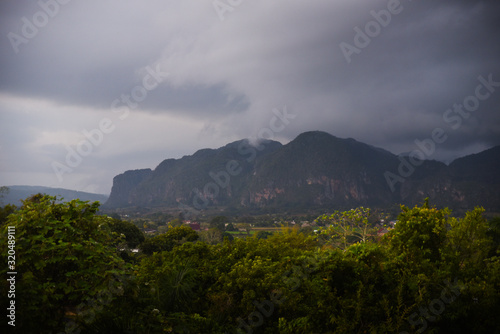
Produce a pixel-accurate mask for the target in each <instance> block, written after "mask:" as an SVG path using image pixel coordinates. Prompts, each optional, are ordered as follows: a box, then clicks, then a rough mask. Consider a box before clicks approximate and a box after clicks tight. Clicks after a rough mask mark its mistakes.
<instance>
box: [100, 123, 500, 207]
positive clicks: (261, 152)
mask: <svg viewBox="0 0 500 334" xmlns="http://www.w3.org/2000/svg"><path fill="white" fill-rule="evenodd" d="M422 157H425V155H424V154H423V152H422V151H420V152H417V151H415V154H413V155H412V154H409V155H408V156H398V155H395V154H393V153H391V152H389V151H386V150H384V149H381V148H377V147H373V146H370V145H368V144H365V143H362V142H359V141H356V140H354V139H342V138H337V137H335V136H333V135H331V134H328V133H325V132H321V131H311V132H305V133H302V134H300V135H299V136H298V137H297V138H295V139H294V140H292V141H291V142H289V143H288V144H286V145H282V144H281V143H279V142H277V141H271V140H263V141H261V142H259V143H257V144H253V143H251V142H250V141H249V140H246V139H245V140H240V141H235V142H233V143H230V144H227V145H225V146H224V147H221V148H218V149H202V150H199V151H197V152H196V153H194V154H193V155H189V156H184V157H182V158H180V159H167V160H164V161H163V162H161V163H160V164H159V165H158V166H157V167H156V168H155V169H154V170H151V169H140V170H131V171H126V172H125V173H123V174H120V175H117V176H115V177H114V179H113V187H112V190H111V194H110V196H109V199H108V201H107V202H106V203H105V207H106V208H110V209H113V208H130V207H148V208H155V207H156V208H179V209H181V210H184V211H186V210H187V211H190V212H201V211H203V210H207V209H214V208H217V209H219V208H226V209H227V208H232V209H235V210H239V209H252V208H255V209H259V208H260V209H261V208H268V209H274V210H289V209H294V210H306V209H311V208H330V209H335V208H351V207H355V206H360V205H363V206H376V207H388V206H391V205H394V204H406V205H414V204H418V203H421V202H422V201H423V200H424V199H425V198H426V197H429V198H430V201H431V203H432V204H434V205H437V206H447V207H450V208H452V209H454V210H469V209H472V208H474V207H475V206H483V207H484V208H485V209H486V210H487V211H497V212H498V211H500V174H499V171H500V146H496V147H493V148H491V149H489V150H486V151H483V152H481V153H478V154H473V155H469V156H466V157H463V158H459V159H456V160H455V161H453V162H452V163H451V164H450V165H446V164H444V163H442V162H439V161H435V160H424V159H422ZM419 158H420V159H419Z"/></svg>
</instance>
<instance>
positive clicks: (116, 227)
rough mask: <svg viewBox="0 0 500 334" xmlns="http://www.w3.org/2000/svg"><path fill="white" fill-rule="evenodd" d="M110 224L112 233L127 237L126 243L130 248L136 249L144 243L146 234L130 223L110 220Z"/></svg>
mask: <svg viewBox="0 0 500 334" xmlns="http://www.w3.org/2000/svg"><path fill="white" fill-rule="evenodd" d="M108 224H109V227H110V228H111V231H112V232H115V233H118V234H119V235H121V234H123V235H124V236H125V242H126V243H127V246H128V247H129V248H135V247H137V246H138V245H139V244H140V243H141V242H143V241H144V234H143V233H142V231H141V230H139V228H138V227H137V226H135V225H134V224H132V223H130V222H127V221H123V220H119V219H110V220H109V222H108Z"/></svg>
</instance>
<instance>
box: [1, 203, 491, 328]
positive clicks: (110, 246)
mask: <svg viewBox="0 0 500 334" xmlns="http://www.w3.org/2000/svg"><path fill="white" fill-rule="evenodd" d="M97 208H98V205H97V204H96V203H94V204H89V203H86V202H81V201H72V202H69V203H61V204H57V203H56V202H55V199H54V198H51V197H48V196H36V197H33V198H31V199H28V200H26V201H24V204H23V206H22V207H21V208H20V209H19V210H18V211H16V212H13V213H11V214H10V216H9V217H8V218H7V221H6V223H5V224H4V225H3V230H2V232H1V233H2V234H1V238H2V239H1V240H2V242H1V251H2V256H3V257H4V258H6V257H7V248H6V245H7V242H6V239H7V226H8V225H9V226H15V227H16V242H17V244H16V260H17V264H16V270H17V271H18V273H19V274H18V276H17V282H16V305H17V309H16V310H17V320H16V324H17V326H16V329H17V330H19V332H22V333H59V332H67V333H236V332H240V333H413V332H417V333H423V332H426V333H482V332H490V333H494V332H499V331H500V324H499V323H498V322H497V320H496V315H497V314H498V313H499V312H500V294H499V288H500V259H499V255H500V253H499V239H500V238H499V236H500V227H499V224H498V223H497V222H496V223H491V224H490V223H489V222H487V221H486V220H485V219H484V218H483V217H482V212H483V210H482V209H481V208H476V209H475V210H473V211H471V212H468V213H467V214H466V215H465V216H464V217H463V218H454V217H452V216H451V213H450V212H449V210H447V209H443V210H438V209H436V208H433V207H430V206H429V205H428V204H427V203H424V205H423V206H421V207H414V208H408V207H405V206H402V207H401V213H400V215H399V217H398V222H397V224H396V227H395V228H394V229H392V230H391V231H390V232H389V233H388V234H386V235H385V236H384V237H383V238H382V239H381V240H378V241H372V239H374V238H372V235H370V234H369V233H367V231H368V230H367V229H362V228H363V227H365V226H366V215H365V213H366V211H364V209H363V210H354V211H352V212H346V213H336V214H335V215H334V216H329V217H326V218H329V219H333V220H335V219H337V220H336V221H337V222H339V221H340V222H342V223H345V222H347V221H351V222H354V223H355V224H358V225H359V226H358V228H357V229H356V231H357V232H356V233H357V238H355V239H357V240H356V242H355V243H348V238H347V237H344V236H345V233H344V234H343V231H344V232H345V231H348V230H349V228H348V227H346V225H344V229H341V228H340V229H339V228H337V229H333V230H332V229H331V228H329V227H327V228H325V231H326V235H328V231H330V232H332V231H333V232H335V233H336V234H335V233H333V232H332V233H333V234H335V235H336V236H340V237H339V238H340V239H338V238H337V239H335V240H340V243H332V239H331V238H325V233H323V234H322V235H320V236H318V235H315V234H309V235H306V234H303V233H299V232H298V231H297V230H293V229H284V230H283V231H282V233H277V234H273V235H270V236H267V238H262V237H258V236H254V237H249V238H247V239H246V240H243V239H235V240H233V241H229V239H225V240H224V242H222V243H218V244H211V243H206V242H203V241H200V240H199V239H198V236H197V234H196V233H195V232H193V231H191V230H189V229H187V228H186V227H184V226H176V227H174V226H172V227H171V228H170V229H169V230H168V232H167V233H165V234H164V235H161V236H158V237H154V238H151V239H146V241H144V242H142V244H141V246H140V247H141V248H142V249H143V251H144V252H143V253H142V254H141V255H138V256H137V257H135V258H134V261H128V262H126V261H124V260H123V259H122V257H123V256H120V253H122V252H123V247H124V246H123V245H124V244H126V245H127V246H131V247H135V246H136V245H137V243H138V242H140V241H141V240H142V238H141V236H140V235H137V232H136V231H135V230H133V229H131V227H130V226H126V225H123V224H117V222H116V221H115V220H113V219H110V218H108V217H103V216H98V215H97V214H96V213H97ZM349 219H350V220H349ZM359 227H360V228H359ZM339 231H340V234H339V233H337V232H339ZM124 238H125V240H124ZM127 239H128V240H127ZM337 246H338V247H337ZM130 263H132V264H130ZM2 270H3V271H2V275H3V277H5V276H6V270H5V269H3V268H2ZM2 284H3V285H2V288H3V289H7V285H6V283H5V281H4V283H2ZM2 326H3V324H2Z"/></svg>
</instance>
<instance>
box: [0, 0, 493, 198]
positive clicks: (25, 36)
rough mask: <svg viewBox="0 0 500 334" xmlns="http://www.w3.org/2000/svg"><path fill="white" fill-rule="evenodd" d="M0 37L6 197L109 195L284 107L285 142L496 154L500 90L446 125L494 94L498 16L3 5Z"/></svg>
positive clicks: (177, 5)
mask: <svg viewBox="0 0 500 334" xmlns="http://www.w3.org/2000/svg"><path fill="white" fill-rule="evenodd" d="M231 4H232V5H231ZM221 18H222V19H223V20H221ZM0 22H1V23H0V29H1V33H2V35H3V36H4V37H3V38H2V39H1V42H0V65H1V67H0V68H1V73H2V75H1V76H0V130H1V132H0V133H1V134H0V136H1V137H0V138H1V141H0V184H8V185H13V184H37V185H47V186H57V187H66V188H71V189H78V190H87V191H96V192H101V193H108V192H109V191H110V188H111V183H112V177H113V176H114V175H116V174H119V173H121V172H123V171H125V170H127V169H136V168H144V167H150V168H154V167H155V166H156V165H157V164H158V163H159V162H160V161H161V160H163V159H165V158H170V157H181V156H182V155H185V154H191V153H193V152H194V151H195V150H197V149H200V148H204V147H218V146H221V145H223V144H225V143H227V142H229V141H232V140H237V139H240V138H244V137H251V136H256V135H258V134H259V133H262V132H261V129H263V128H265V127H268V126H269V122H270V120H271V119H272V118H273V115H274V114H273V109H276V108H277V109H279V110H283V108H284V107H285V106H286V108H287V110H288V112H289V113H290V114H293V115H295V118H293V120H292V121H290V122H289V124H287V125H286V127H284V129H282V130H280V131H279V132H275V133H274V135H275V139H278V140H280V141H282V142H287V141H289V140H291V139H293V138H294V137H295V136H297V135H298V134H299V133H301V132H304V131H309V130H324V131H327V132H329V133H332V134H333V135H336V136H339V137H352V138H355V139H357V140H360V141H364V142H366V143H369V144H371V145H374V146H379V147H383V148H385V149H388V150H390V151H392V152H393V153H401V152H408V151H412V150H414V149H415V148H416V145H415V140H416V139H418V140H422V139H425V138H430V137H431V136H432V132H433V130H435V129H436V128H442V129H443V130H444V131H445V133H446V135H447V140H446V141H445V142H443V143H440V144H439V145H438V146H437V150H436V152H435V153H434V154H433V155H432V156H430V157H429V158H432V159H440V160H445V161H449V160H450V159H452V158H454V157H458V156H462V155H465V154H469V153H474V152H478V151H481V150H483V149H486V148H489V147H491V146H494V145H498V144H500V110H499V105H500V87H497V86H495V84H493V86H492V88H493V90H494V91H488V92H489V93H490V94H489V96H488V97H487V98H484V99H481V100H478V101H479V102H480V103H479V105H478V106H477V108H472V109H474V111H473V112H466V111H465V112H463V114H459V113H458V112H456V111H453V114H447V110H448V109H450V108H451V109H452V110H453V107H454V104H464V103H465V102H470V103H472V102H474V101H472V100H467V98H468V97H469V96H475V93H476V88H477V86H478V85H480V84H481V81H480V79H479V78H480V77H481V78H483V79H486V80H488V78H489V77H490V78H491V80H490V81H492V82H494V83H496V82H500V63H499V62H498V59H500V44H499V43H498V35H499V33H500V27H499V25H500V23H499V22H500V4H498V3H497V1H456V0H454V1H452V0H443V1H439V2H436V1H430V0H427V1H425V0H422V1H409V0H401V1H396V0H388V1H385V0H384V1H378V0H377V1H372V0H371V1H369V0H358V1H329V0H312V1H307V2H306V1H299V0H273V1H267V0H253V1H247V0H242V1H239V2H238V1H231V2H228V1H226V0H220V1H198V0H190V1H189V0H183V1H180V0H179V1H169V2H164V1H155V0H151V1H148V2H147V3H138V2H135V1H118V0H110V1H106V2H102V1H85V2H84V1H74V0H73V1H68V0H64V1H63V0H58V1H56V0H41V1H39V2H31V1H15V0H6V1H2V4H1V5H0ZM360 31H361V33H360ZM342 45H343V46H344V47H341V46H342ZM346 45H349V49H348V50H351V52H346V48H345V46H346ZM151 69H153V70H156V71H157V72H159V73H162V76H161V80H160V81H158V84H157V85H155V84H154V83H155V82H154V79H153V78H150V79H147V76H148V73H150V70H151ZM148 71H149V72H148ZM149 75H150V74H149ZM145 78H146V80H147V81H146V84H145V81H144V80H145ZM153 86H154V87H153ZM481 92H483V95H482V96H484V94H485V92H487V91H485V90H481ZM117 100H118V101H119V103H114V102H115V101H117ZM466 100H467V101H466ZM471 101H472V102H471ZM125 112H127V114H126V117H124V115H125V114H124V113H125ZM445 115H448V121H446V117H444V116H445ZM457 115H462V116H460V117H461V122H460V125H459V126H458V127H457V126H456V125H457V124H458V123H457V122H458V121H454V122H452V121H450V117H452V116H455V117H457ZM463 115H467V116H463ZM103 120H105V121H104V122H105V123H106V120H108V121H109V122H110V123H109V124H108V125H109V127H110V128H111V127H112V128H113V130H112V131H110V132H109V133H103V136H102V140H98V139H100V137H99V136H96V137H95V139H94V140H95V143H97V144H96V145H93V146H92V147H91V149H90V148H89V150H90V153H89V154H88V155H86V156H82V159H81V162H80V163H79V164H78V165H76V164H75V167H70V166H68V164H67V162H66V158H67V155H68V152H70V151H71V150H75V151H76V150H77V149H78V145H79V143H81V142H82V141H85V140H88V138H87V137H86V136H85V133H89V132H91V131H92V130H94V129H99V127H100V124H101V122H103ZM80 149H81V151H82V152H83V151H84V147H80ZM55 162H56V163H60V164H62V165H65V166H67V167H68V170H65V172H64V173H63V175H62V178H61V175H59V176H58V175H57V173H55V172H54V163H55ZM69 169H70V170H71V171H69Z"/></svg>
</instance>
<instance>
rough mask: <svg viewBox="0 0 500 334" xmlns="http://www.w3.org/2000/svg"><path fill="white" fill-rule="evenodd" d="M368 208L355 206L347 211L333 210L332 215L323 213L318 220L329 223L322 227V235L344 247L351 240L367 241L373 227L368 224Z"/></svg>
mask: <svg viewBox="0 0 500 334" xmlns="http://www.w3.org/2000/svg"><path fill="white" fill-rule="evenodd" d="M369 216H370V209H368V208H363V207H360V208H356V209H351V210H349V211H344V212H339V211H335V212H334V213H333V214H332V215H323V216H321V217H319V219H318V220H320V221H323V222H325V223H327V224H330V225H329V226H328V227H327V228H324V229H322V230H323V235H326V236H327V239H329V241H330V242H332V243H333V244H334V245H336V246H340V247H342V249H346V248H347V246H348V244H350V243H352V241H353V240H357V241H360V242H366V241H368V239H369V237H370V236H371V235H372V233H373V231H374V229H373V228H372V227H371V225H370V224H369V220H368V218H369Z"/></svg>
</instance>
